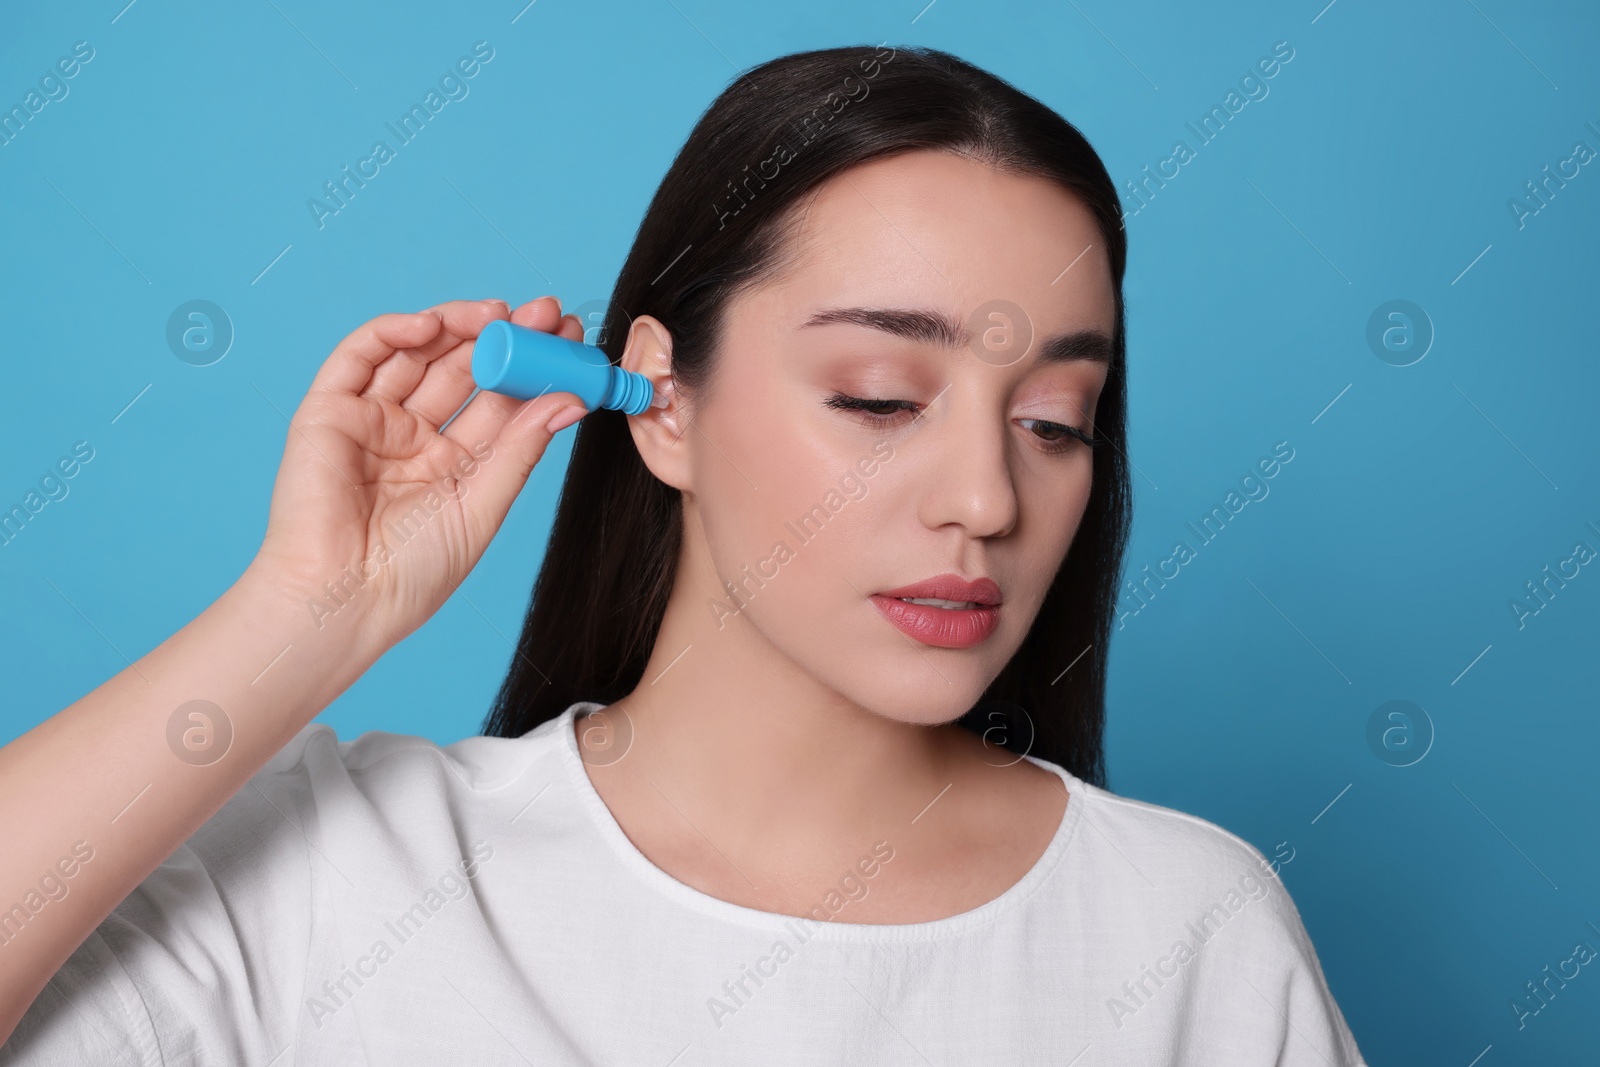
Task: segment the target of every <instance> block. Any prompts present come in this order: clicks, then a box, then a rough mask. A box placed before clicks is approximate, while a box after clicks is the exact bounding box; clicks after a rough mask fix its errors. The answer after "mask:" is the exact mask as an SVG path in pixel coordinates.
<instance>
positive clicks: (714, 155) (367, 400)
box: [0, 47, 1362, 1067]
mask: <svg viewBox="0 0 1600 1067" xmlns="http://www.w3.org/2000/svg"><path fill="white" fill-rule="evenodd" d="M1125 241H1126V238H1125V234H1124V233H1123V231H1122V229H1121V227H1120V222H1119V208H1118V203H1117V198H1116V193H1115V190H1114V188H1113V186H1112V183H1111V181H1110V179H1109V178H1108V176H1107V174H1106V171H1105V168H1104V166H1103V165H1102V164H1101V162H1100V160H1099V158H1098V157H1097V156H1096V155H1095V153H1094V151H1093V150H1092V149H1091V148H1090V146H1089V145H1088V143H1087V142H1086V141H1085V140H1084V139H1083V137H1082V136H1081V135H1080V134H1079V133H1078V131H1077V130H1076V129H1075V128H1074V127H1073V126H1071V125H1070V124H1069V123H1067V122H1066V121H1065V120H1063V119H1062V118H1061V117H1060V116H1059V115H1057V114H1055V113H1054V112H1052V111H1050V110H1049V109H1048V108H1046V107H1045V106H1043V105H1042V104H1040V103H1039V102H1038V101H1036V100H1034V99H1033V98H1031V97H1029V96H1027V95H1025V94H1023V93H1021V92H1019V91H1018V90H1016V89H1015V88H1013V87H1011V86H1009V85H1008V84H1006V83H1005V82H1003V81H1001V80H999V79H997V78H995V77H994V76H992V75H990V74H988V73H985V72H984V71H982V70H979V69H977V68H975V67H973V66H971V65H969V64H967V63H964V62H962V61H961V60H959V59H956V58H955V57H953V56H951V55H948V54H946V53H942V52H937V51H932V50H926V49H916V50H911V49H899V50H896V49H892V48H877V49H874V48H870V47H859V48H833V49H825V50H821V51H814V52H806V53H802V54H797V55H790V56H785V57H782V58H779V59H776V60H774V61H772V62H770V63H767V64H764V65H762V66H760V67H757V68H755V69H753V70H751V71H749V72H747V73H745V74H743V75H741V76H740V77H739V78H738V79H736V80H735V82H734V83H733V84H732V85H731V86H730V87H729V88H728V89H727V90H726V91H725V92H724V93H722V95H721V96H720V97H719V98H718V99H717V100H716V102H715V103H714V104H713V105H712V107H711V108H710V110H708V111H707V112H706V114H705V115H704V116H703V117H702V118H701V120H700V122H699V123H698V125H697V126H696V127H695V129H694V131H693V133H692V134H691V135H690V137H689V140H688V143H687V144H686V145H685V146H684V148H683V150H682V151H681V152H680V153H679V155H678V157H677V159H676V160H675V161H674V162H673V164H672V167H671V169H670V170H669V171H668V173H667V175H666V177H665V178H664V179H663V181H662V183H661V186H660V188H659V189H658V191H657V193H656V195H655V198H654V200H653V201H652V203H651V205H650V208H649V210H648V212H647V214H646V216H645V218H644V222H643V224H642V226H641V227H640V230H639V234H638V237H637V240H636V241H635V243H634V246H633V249H632V251H631V253H630V254H629V256H628V259H627V262H626V263H625V264H624V265H623V268H622V271H621V275H620V277H619V278H618V281H617V285H616V288H615V291H614V293H613V299H612V302H611V305H610V310H609V312H608V314H607V317H606V320H605V329H604V331H603V335H602V338H601V344H602V346H603V348H604V350H605V352H606V354H607V355H608V356H609V357H610V358H611V359H612V360H614V361H617V362H620V363H621V364H622V365H623V366H625V367H627V368H628V369H630V370H633V371H637V372H638V373H641V374H644V375H647V376H649V377H650V378H651V379H653V381H654V382H655V384H656V388H657V390H658V394H659V395H660V396H661V397H662V398H664V399H665V400H666V401H667V403H666V405H665V406H664V407H655V408H652V409H650V410H649V411H647V412H645V413H644V414H641V415H638V416H625V415H622V414H621V413H618V412H614V411H596V412H594V413H592V414H589V415H588V416H587V417H586V418H584V420H583V423H582V426H581V428H580V430H579V431H578V433H577V437H576V441H575V443H574V446H573V450H572V457H571V462H570V465H569V468H568V472H567V476H566V482H565V485H564V487H563V491H562V494H561V499H560V507H559V509H558V511H557V514H556V519H555V525H554V530H553V532H552V536H551V539H550V544H549V547H548V550H547V552H546V554H545V558H544V563H543V567H542V569H541V571H540V574H539V578H538V582H537V584H536V586H535V589H534V595H533V598H532V606H531V609H530V611H529V614H528V617H527V620H526V623H525V625H524V628H523V632H522V635H521V638H520V640H519V641H518V643H517V646H516V652H515V656H514V657H513V660H512V666H511V671H510V674H509V676H508V678H507V679H506V681H505V684H504V686H503V688H502V690H501V692H500V694H499V697H498V700H497V702H496V706H495V708H494V709H493V713H492V715H491V716H490V718H489V721H488V724H487V728H486V730H485V734H486V736H483V737H475V738H470V739H467V740H463V741H460V742H457V743H455V744H451V745H447V746H443V747H440V746H436V745H434V744H432V743H430V742H428V741H426V740H424V739H421V738H416V737H406V736H401V735H395V734H388V733H381V732H374V733H368V734H364V735H362V736H361V737H359V738H356V739H354V740H352V741H339V740H338V739H337V738H336V737H335V735H334V734H333V732H332V731H331V730H329V729H328V728H327V727H326V726H324V725H321V724H314V723H312V722H311V719H312V718H313V717H314V716H315V715H316V714H317V713H318V712H319V711H321V709H323V708H324V707H326V706H327V705H328V703H329V702H330V701H332V700H333V699H334V697H336V696H337V695H338V694H339V693H340V692H342V691H343V690H344V689H345V688H346V687H347V686H349V685H350V683H351V682H353V681H354V680H355V679H356V678H358V677H359V676H360V675H361V674H362V672H363V671H364V670H365V669H366V668H367V667H368V666H370V665H371V664H372V663H373V662H374V661H375V660H376V659H377V658H378V657H379V656H380V655H381V654H382V653H383V652H384V651H385V650H386V649H388V648H389V647H391V646H392V645H394V644H395V643H396V642H398V641H399V640H400V639H401V638H402V637H404V636H405V635H406V634H408V633H409V632H411V631H412V630H413V629H415V628H416V627H417V626H419V625H420V624H421V623H422V622H423V621H424V620H425V619H426V618H427V617H428V616H429V615H431V614H432V613H433V612H434V611H435V610H436V609H437V608H438V607H439V605H440V604H441V603H442V602H443V601H444V600H445V599H446V598H447V597H448V596H449V595H450V593H451V591H452V590H454V589H455V587H456V586H457V585H458V584H459V583H460V582H461V580H462V579H463V578H464V577H465V576H466V574H467V573H468V571H469V570H470V569H471V568H472V566H473V565H474V563H475V562H476V561H477V560H478V558H479V557H480V556H481V555H482V553H483V551H484V548H485V546H486V544H487V543H488V541H489V539H490V538H491V537H492V536H493V535H494V533H495V531H496V529H497V528H498V526H499V524H500V522H501V520H502V519H503V517H504V516H505V514H506V512H507V510H508V509H509V507H510V505H511V502H512V500H513V499H514V497H515V496H516V494H517V492H518V491H519V490H520V488H521V487H522V485H523V484H524V483H525V481H526V478H527V476H528V473H529V471H530V470H531V469H532V467H533V466H534V465H535V464H536V463H537V462H538V461H539V459H540V457H541V456H542V454H543V452H544V449H545V447H546V446H547V444H548V442H549V440H550V438H551V435H552V434H553V433H554V432H556V431H558V430H559V429H560V428H562V427H563V426H565V425H569V424H570V423H571V422H572V421H573V420H574V419H576V418H577V417H578V416H580V415H582V414H583V412H582V409H581V408H578V409H573V408H571V407H569V406H568V405H570V404H571V403H572V402H573V401H574V400H575V399H576V398H575V397H573V396H572V395H570V394H557V395H549V396H544V397H541V398H538V399H535V400H531V401H528V402H526V403H519V402H516V401H513V400H510V399H508V398H506V397H503V396H498V395H494V394H490V393H478V394H476V395H474V396H472V397H471V399H470V402H467V401H468V397H469V395H470V394H472V384H471V381H470V378H469V375H468V367H469V354H470V348H471V345H472V341H473V339H474V337H476V335H477V334H478V332H479V331H480V330H481V329H482V328H483V327H484V325H485V324H486V323H488V322H490V321H492V320H494V319H497V318H501V319H503V318H507V317H509V318H510V319H511V320H512V321H514V322H516V323H519V324H523V325H527V326H531V327H533V328H536V329H541V330H549V331H557V332H560V333H561V334H563V335H564V336H567V337H572V338H577V337H580V336H581V333H580V331H581V324H580V323H579V322H578V321H577V320H576V319H574V318H573V317H572V316H570V315H569V316H562V315H561V312H560V307H559V304H558V303H557V302H556V301H555V300H553V299H551V298H548V297H546V298H541V299H539V300H535V301H533V302H531V303H527V304H524V305H522V306H521V307H518V308H517V309H515V310H514V311H513V310H511V308H510V307H508V306H507V305H505V304H502V303H500V302H497V301H483V302H451V303H447V304H441V305H439V306H437V307H435V308H430V309H428V310H427V311H424V312H420V313H417V314H394V315H384V316H380V317H379V318H377V319H374V320H372V321H371V322H369V323H367V324H366V325H364V326H362V327H361V328H360V329H358V330H356V331H355V332H354V333H352V334H351V335H350V336H349V337H347V338H346V339H345V340H344V341H343V342H342V343H341V344H340V345H339V346H338V347H337V348H336V349H335V350H334V352H333V354H332V355H331V356H330V358H329V359H328V361H327V362H326V363H325V364H324V365H323V367H322V369H321V370H320V372H319V373H318V374H317V375H316V377H315V379H314V380H313V382H312V383H311V387H310V390H309V392H308V394H307V396H306V398H305V401H304V402H303V403H302V404H301V406H300V408H299V410H298V412H297V413H296V415H295V417H294V419H293V420H292V422H291V425H290V430H289V434H288V440H287V444H286V447H285V455H284V459H283V464H282V467H281V470H280V472H279V475H278V480H277V485H276V488H275V490H274V493H273V498H272V506H271V512H270V518H269V523H268V528H267V532H266V536H265V540H264V543H263V545H262V547H261V550H260V552H259V554H258V555H257V557H256V558H255V560H254V561H253V562H252V564H251V565H250V567H249V568H248V569H247V570H246V571H245V573H244V574H243V575H242V576H241V578H240V579H239V581H238V582H237V583H236V584H235V585H234V586H233V587H232V588H230V589H229V590H228V591H227V592H226V593H225V594H224V595H223V596H222V597H221V598H220V599H219V600H218V601H217V602H216V603H215V604H213V605H212V606H211V607H210V608H208V609H207V610H206V611H205V612H204V613H202V614H201V615H200V616H199V617H198V618H197V619H195V620H194V621H193V622H192V623H190V624H189V625H188V626H186V627H184V628H183V629H182V630H181V631H179V632H178V633H177V634H176V635H174V636H173V637H172V638H171V639H170V640H168V641H167V642H165V643H164V644H163V645H161V646H160V647H159V648H157V649H156V650H155V651H153V652H151V653H150V654H149V655H147V656H145V657H144V658H142V659H141V660H139V661H138V662H137V663H135V664H133V665H132V666H131V667H130V668H129V669H128V670H127V671H125V672H123V673H122V674H119V675H117V676H116V677H115V678H113V679H111V680H110V681H109V682H107V683H106V684H105V685H103V686H101V687H100V688H99V689H96V690H95V691H94V692H92V693H90V694H89V695H87V696H85V697H84V698H83V699H82V700H80V701H78V702H77V703H76V704H74V705H72V706H71V707H69V708H67V709H65V710H64V711H62V712H60V713H59V714H57V715H56V716H54V717H53V718H51V719H50V720H48V721H46V722H44V723H43V724H41V725H40V726H38V727H37V728H35V729H34V730H33V731H31V732H29V733H28V734H26V735H24V736H22V737H20V738H18V739H17V740H16V741H14V742H13V743H12V744H10V745H8V746H7V747H6V748H5V749H4V750H3V751H0V820H3V822H4V824H5V825H6V827H7V831H6V832H7V847H6V849H5V851H4V856H3V858H0V875H3V879H4V883H3V886H0V908H3V909H4V912H3V914H0V938H3V941H0V1022H3V1028H0V1034H9V1035H10V1037H9V1041H8V1042H7V1044H6V1045H5V1047H4V1052H5V1053H9V1054H10V1056H11V1057H12V1060H13V1061H14V1062H17V1063H28V1064H83V1063H108V1064H110V1063H130V1064H140V1065H154V1064H175V1063H252V1064H255V1063H260V1064H281V1065H288V1064H291V1063H292V1064H298V1065H304V1064H341V1065H342V1064H349V1063H356V1062H372V1063H386V1064H387V1063H441V1062H449V1063H457V1062H461V1063H475V1064H476V1063H538V1064H544V1063H562V1064H659V1065H662V1067H666V1065H669V1064H672V1065H683V1067H687V1065H689V1064H751V1063H761V1064H808V1065H814V1064H838V1063H872V1064H929V1063H952V1064H954V1063H963V1064H971V1063H983V1064H1045V1063H1049V1064H1065V1063H1079V1064H1084V1065H1088V1064H1096V1065H1102V1064H1139V1065H1149V1064H1186V1065H1196V1064H1216V1065H1219V1067H1220V1065H1227V1067H1240V1065H1253V1064H1261V1065H1266V1064H1306V1065H1313V1064H1314V1065H1325V1064H1330V1065H1339V1067H1354V1065H1358V1064H1361V1063H1362V1060H1361V1056H1360V1053H1359V1052H1358V1051H1357V1048H1356V1044H1355V1041H1354V1040H1353V1038H1352V1037H1351V1034H1350V1031H1349V1029H1348V1028H1347V1027H1346V1024H1345V1021H1344V1019H1343V1017H1342V1015H1341V1013H1340V1011H1339V1008H1338V1006H1337V1005H1336V1003H1335V1002H1334V1000H1333V998H1332V996H1331V995H1330V993H1329V990H1328V986H1327V984H1326V982H1325V980H1324V977H1323V973H1322V970H1321V967H1320V965H1319V963H1318V960H1317V956H1316V953H1315V951H1314V949H1313V947H1312V945H1311V943H1310V941H1309V939H1308V938H1307V935H1306V932H1305V929H1304V927H1303V925H1302V923H1301V920H1300V917H1299V915H1298V913H1297V911H1296V909H1295V906H1294V904H1293V902H1292V900H1291V898H1290V897H1289V895H1288V893H1287V892H1286V890H1285V889H1284V887H1283V886H1282V885H1281V884H1280V883H1279V882H1278V881H1277V879H1276V877H1275V875H1276V873H1277V868H1278V864H1277V863H1276V862H1269V861H1268V860H1267V859H1266V857H1265V856H1264V855H1263V854H1262V853H1261V852H1260V851H1259V850H1257V849H1256V848H1255V847H1253V846H1251V845H1250V844H1248V843H1246V842H1245V841H1243V840H1241V839H1239V838H1238V837H1235V836H1234V835H1232V834H1230V833H1228V832H1226V831H1225V830H1222V829H1221V828H1219V827H1217V826H1215V825H1213V824H1211V823H1209V822H1206V821H1204V820H1201V819H1198V818H1195V817H1192V816H1189V815H1185V814H1182V813H1179V812H1176V811H1172V810H1170V809H1166V808H1162V807H1157V806H1154V805H1151V804H1145V803H1141V802H1138V801H1134V800H1130V799H1126V798H1122V797H1118V796H1116V795H1115V794H1113V793H1111V792H1109V791H1108V789H1107V787H1106V785H1105V773H1104V769H1103V767H1104V761H1103V756H1102V747H1101V734H1102V725H1103V721H1104V686H1105V677H1106V662H1107V651H1108V648H1107V643H1108V640H1109V638H1110V634H1111V629H1112V626H1111V624H1112V613H1113V610H1114V591H1115V589H1116V587H1117V577H1118V570H1119V566H1120V562H1121V556H1122V549H1123V545H1124V542H1125V538H1126V535H1127V525H1128V515H1129V499H1130V496H1129V486H1128V473H1127V472H1128V460H1127V458H1126V455H1125V445H1124V437H1125V427H1124V421H1125V420H1124V410H1125V403H1124V390H1125V382H1126V380H1127V376H1126V363H1125V353H1126V345H1125V340H1124V329H1123V300H1122V291H1121V286H1122V278H1123V270H1124V263H1125V253H1126V244H1125ZM464 402H466V403H465V406H464V407H463V403H464ZM441 669H448V666H447V665H442V666H441ZM4 1059H5V1057H4V1056H3V1055H0V1061H3V1060H4Z"/></svg>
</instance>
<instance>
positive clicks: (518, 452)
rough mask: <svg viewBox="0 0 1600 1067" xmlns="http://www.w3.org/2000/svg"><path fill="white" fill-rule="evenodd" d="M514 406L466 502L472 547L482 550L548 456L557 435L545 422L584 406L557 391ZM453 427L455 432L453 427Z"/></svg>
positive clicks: (566, 394) (475, 398)
mask: <svg viewBox="0 0 1600 1067" xmlns="http://www.w3.org/2000/svg"><path fill="white" fill-rule="evenodd" d="M491 396H494V394H491V393H479V394H478V395H477V396H476V397H474V398H473V400H472V404H470V405H468V408H467V410H468V411H471V410H472V406H473V405H475V404H477V403H478V401H480V400H484V399H486V398H489V397H491ZM495 399H496V400H510V398H509V397H504V396H496V397H495ZM511 403H512V404H513V405H514V408H515V410H513V412H512V413H511V415H510V417H509V418H506V417H502V419H501V422H502V425H501V426H500V427H499V432H498V433H496V434H494V435H493V438H492V440H491V442H490V443H491V445H492V447H493V450H492V451H487V450H486V451H485V453H484V454H485V455H487V456H488V458H487V459H486V460H484V462H483V466H482V468H481V469H480V470H479V471H478V472H477V473H476V474H475V475H474V476H473V479H472V483H473V484H472V491H471V492H470V493H468V494H467V495H466V496H465V497H463V501H462V506H463V508H464V509H465V510H466V512H467V515H468V517H469V519H468V521H469V523H470V529H471V531H472V536H473V537H474V543H475V544H478V545H480V546H481V545H487V544H488V543H489V541H490V539H492V538H493V537H494V535H495V533H496V532H498V531H499V529H500V525H501V523H503V522H504V521H505V517H506V514H507V512H509V511H510V510H511V503H512V501H514V500H515V499H516V498H517V494H518V493H520V492H521V491H522V487H523V486H524V485H525V484H527V481H528V475H529V474H531V473H532V472H533V468H534V466H535V465H536V464H537V463H538V462H539V461H540V460H541V459H543V458H544V453H545V449H546V448H547V447H549V444H550V439H551V438H553V437H554V436H555V434H554V433H552V432H551V431H550V430H549V429H548V428H547V427H546V424H547V423H548V422H550V420H551V417H552V416H553V415H555V414H556V413H557V412H558V411H560V410H561V409H562V408H564V407H567V406H568V405H571V404H579V403H581V402H580V401H579V400H578V398H577V397H576V396H574V395H573V394H572V393H567V392H554V393H546V394H545V395H543V396H539V397H535V398H534V399H532V400H524V401H516V400H512V401H511ZM462 414H463V415H465V414H466V412H463V413H462ZM456 421H457V422H459V421H461V420H459V419H457V420H456ZM450 426H451V429H454V428H455V423H451V424H450ZM469 447H470V446H469Z"/></svg>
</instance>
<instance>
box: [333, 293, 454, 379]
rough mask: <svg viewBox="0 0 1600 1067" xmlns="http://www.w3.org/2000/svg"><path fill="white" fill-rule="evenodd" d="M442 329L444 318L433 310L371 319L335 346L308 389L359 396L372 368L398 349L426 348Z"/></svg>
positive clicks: (370, 374)
mask: <svg viewBox="0 0 1600 1067" xmlns="http://www.w3.org/2000/svg"><path fill="white" fill-rule="evenodd" d="M442 326H443V317H442V316H441V315H438V314H436V313H434V312H433V311H419V312H415V313H413V314H390V315H379V316H378V317H377V318H375V319H370V320H368V321H367V322H364V323H362V324H361V325H360V326H357V327H356V328H355V329H354V330H352V331H351V332H350V334H349V335H348V336H347V337H345V339H344V340H343V341H340V342H339V343H338V344H337V345H335V346H334V349H333V352H332V354H331V355H329V356H328V358H327V360H326V361H324V362H323V364H322V368H321V369H320V370H318V371H317V374H316V377H314V378H313V379H312V380H311V389H313V390H317V389H322V390H328V391H333V392H341V393H349V394H351V395H352V396H354V395H359V394H360V392H361V391H362V390H363V389H365V388H366V387H367V383H368V382H369V381H371V379H372V372H373V369H374V368H375V367H377V366H378V364H380V363H382V362H383V361H384V360H386V359H388V358H389V357H390V356H392V355H394V353H395V350H396V349H397V348H409V347H414V346H417V345H425V344H427V343H428V342H429V341H430V340H432V339H433V338H435V337H437V336H438V334H439V332H440V329H441V328H442Z"/></svg>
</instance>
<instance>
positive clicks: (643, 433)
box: [621, 315, 689, 489]
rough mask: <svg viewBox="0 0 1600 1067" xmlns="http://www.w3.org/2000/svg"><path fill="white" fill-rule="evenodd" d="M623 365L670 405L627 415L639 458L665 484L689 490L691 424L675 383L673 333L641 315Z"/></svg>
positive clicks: (631, 327)
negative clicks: (688, 433) (687, 436)
mask: <svg viewBox="0 0 1600 1067" xmlns="http://www.w3.org/2000/svg"><path fill="white" fill-rule="evenodd" d="M621 365H622V369H623V370H629V371H632V372H633V373H635V374H642V375H644V376H645V377H646V378H649V379H650V381H651V384H653V385H654V386H655V391H656V396H657V397H658V398H662V397H664V398H665V399H666V402H667V403H666V406H665V407H656V406H651V407H648V408H646V409H645V410H644V411H642V412H640V413H639V414H637V415H630V416H628V430H629V432H631V433H632V434H633V443H634V445H635V446H636V447H637V448H638V449H639V455H640V457H641V458H643V460H644V463H645V466H647V467H649V468H650V472H651V473H652V474H654V475H655V476H656V477H657V478H660V479H661V480H662V481H663V482H666V483H667V484H668V485H670V486H672V487H673V488H675V489H687V488H689V484H688V473H689V456H688V450H689V442H688V441H687V440H686V439H685V438H684V430H686V429H687V428H688V424H687V419H686V418H685V417H684V411H683V407H682V405H681V404H680V403H679V398H678V393H677V389H676V387H675V385H674V383H673V380H672V334H671V333H669V332H668V331H667V328H666V327H665V326H664V325H662V323H661V320H660V319H657V318H655V317H654V316H651V315H640V316H639V317H638V318H636V319H634V320H633V322H632V323H631V324H630V325H629V327H628V341H627V344H626V345H625V346H624V347H623V350H622V359H621Z"/></svg>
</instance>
